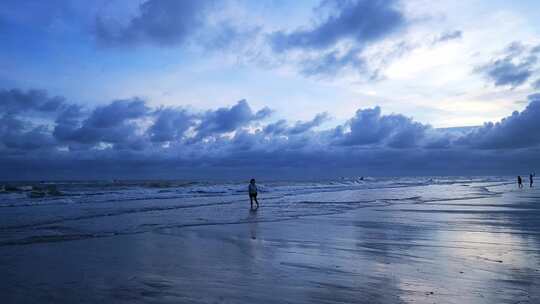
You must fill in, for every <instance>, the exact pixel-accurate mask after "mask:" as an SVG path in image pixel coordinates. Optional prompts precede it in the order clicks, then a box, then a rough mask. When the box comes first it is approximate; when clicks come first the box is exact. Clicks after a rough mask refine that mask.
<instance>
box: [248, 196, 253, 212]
mask: <svg viewBox="0 0 540 304" xmlns="http://www.w3.org/2000/svg"><path fill="white" fill-rule="evenodd" d="M249 203H250V204H251V207H250V208H251V209H253V195H251V194H250V195H249Z"/></svg>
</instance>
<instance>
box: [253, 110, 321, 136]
mask: <svg viewBox="0 0 540 304" xmlns="http://www.w3.org/2000/svg"><path fill="white" fill-rule="evenodd" d="M329 119H330V118H329V115H328V113H319V114H317V115H315V117H313V119H312V120H309V121H297V122H296V123H295V124H294V125H293V126H289V125H288V123H287V121H286V120H284V119H281V120H278V121H277V122H274V123H271V124H268V125H266V126H265V127H264V129H263V132H264V133H265V134H273V135H298V134H301V133H305V132H307V131H310V130H312V129H313V128H315V127H318V126H320V125H321V124H322V123H324V122H326V121H328V120H329Z"/></svg>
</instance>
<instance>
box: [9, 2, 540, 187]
mask: <svg viewBox="0 0 540 304" xmlns="http://www.w3.org/2000/svg"><path fill="white" fill-rule="evenodd" d="M538 20H540V3H538V2H537V1H514V2H512V3H510V2H508V1H480V0H478V1H461V2H459V3H457V4H456V3H455V1H436V2H433V1H425V0H410V1H406V0H402V1H398V0H395V1H393V0H392V1H379V0H374V1H366V0H323V1H278V0H274V1H270V0H268V1H240V0H206V1H170V0H145V1H142V0H141V1H104V0H103V1H92V2H85V1H9V0H8V1H4V2H3V5H2V6H1V7H0V40H1V41H2V48H0V90H2V91H1V92H0V93H1V94H0V97H1V98H3V99H0V115H2V116H1V117H2V120H1V121H2V124H3V125H0V131H2V132H3V133H2V135H3V142H2V144H1V145H0V162H6V163H10V164H12V165H11V167H10V168H12V169H11V171H7V172H6V171H4V172H3V173H2V174H3V176H2V178H5V179H6V178H7V179H9V178H10V177H13V178H17V176H16V175H20V176H19V177H20V178H32V177H34V176H33V175H32V173H31V171H32V167H31V166H30V167H29V165H24V164H29V163H31V162H29V160H32V161H35V162H39V160H40V157H45V158H47V157H48V158H50V159H57V158H58V157H59V156H60V155H62V158H64V159H67V160H69V161H66V162H65V163H61V162H58V164H55V163H56V162H51V167H50V168H47V167H46V166H45V167H44V168H41V169H40V170H39V174H38V175H40V176H43V177H48V174H49V173H50V175H51V177H60V178H61V177H65V178H69V177H71V176H73V177H83V178H84V177H85V176H84V175H81V174H80V173H74V172H80V170H79V171H77V170H78V169H77V168H79V167H78V166H80V163H77V165H75V163H76V162H78V161H80V160H82V159H84V160H85V161H88V162H96V163H105V162H107V161H112V160H115V159H117V158H122V159H130V160H131V161H134V162H141V163H144V164H147V163H151V164H152V165H148V168H147V169H146V170H142V171H141V172H142V173H141V172H139V173H140V175H141V176H143V177H144V176H145V174H146V175H157V177H160V176H162V175H163V176H166V177H181V176H195V175H197V174H199V175H204V174H217V175H220V174H221V175H223V174H224V173H223V172H224V171H227V170H231V168H233V169H235V170H236V169H237V170H238V171H240V172H242V167H243V165H244V164H242V162H239V163H236V161H237V159H240V158H242V157H247V158H250V159H251V158H254V157H255V158H257V157H258V156H257V155H262V156H263V157H267V158H268V157H270V158H274V160H276V159H275V157H274V156H272V155H274V154H272V153H277V154H280V155H288V158H286V159H281V160H280V161H279V162H278V163H277V164H276V163H272V162H270V161H269V162H268V163H266V160H264V161H259V162H255V163H256V164H257V166H259V167H261V170H262V171H263V172H269V167H271V168H272V169H273V170H277V169H276V168H281V170H277V171H276V172H277V173H275V174H274V175H279V174H284V173H283V172H291V171H294V168H296V167H297V166H304V165H305V164H308V166H309V167H310V169H312V170H313V173H312V174H313V175H314V176H315V175H319V174H320V172H319V171H322V172H326V173H327V172H328V170H325V169H324V168H327V167H328V166H330V167H332V168H335V170H334V171H335V175H339V174H355V173H357V172H360V171H361V173H360V174H361V175H367V174H373V173H377V174H381V171H384V170H386V172H388V175H391V174H455V173H456V172H452V170H449V169H448V168H445V167H444V166H440V165H439V163H437V162H434V164H431V162H430V161H431V160H433V159H434V157H435V155H445V156H444V157H442V156H441V157H442V158H441V159H440V161H442V162H443V163H444V162H448V161H450V160H454V159H455V158H456V157H457V155H463V156H464V157H465V155H466V157H467V158H470V159H468V160H467V162H470V163H474V166H471V165H470V164H469V163H466V164H465V163H461V164H462V165H463V168H464V169H470V170H469V171H470V173H475V174H483V173H486V174H494V173H498V172H500V173H508V172H509V168H508V167H507V166H502V165H500V164H498V163H500V160H499V159H497V157H495V155H500V154H501V151H504V153H506V155H505V156H504V157H509V158H510V159H511V158H512V157H511V155H517V154H519V155H521V157H526V158H530V159H531V160H530V162H531V164H530V167H534V165H535V164H536V160H535V159H536V158H535V156H534V155H535V154H534V153H536V149H537V144H538V143H539V142H537V141H536V138H535V137H534V136H532V135H530V134H529V133H531V132H533V133H534V132H538V131H540V130H539V128H540V126H539V125H537V124H535V123H534V122H532V121H534V117H535V116H534V115H536V114H535V113H536V107H537V106H536V104H535V102H536V100H538V99H539V98H538V97H537V95H534V94H535V93H536V92H537V91H538V90H540V81H539V80H540V64H539V63H538V62H537V61H538V60H537V56H538V54H540V47H539V46H540V33H539V31H540V24H539V23H540V21H538ZM51 100H53V101H54V100H57V101H58V100H61V102H60V103H59V104H58V105H57V106H56V107H48V106H45V105H49V106H50V105H51ZM16 104H18V105H20V106H15V105H16ZM15 108H16V110H15ZM44 109H45V110H44ZM130 110H133V111H135V112H134V113H133V115H131V116H130V115H124V114H125V113H122V111H130ZM69 111H71V112H69ZM105 111H115V112H114V113H116V114H115V115H116V116H115V119H117V121H116V122H115V123H110V122H108V119H111V116H110V115H109V114H106V113H105ZM514 111H518V113H517V114H512V113H513V112H514ZM68 112H69V113H71V114H70V115H74V114H73V113H75V112H76V115H74V117H73V118H70V119H68V120H69V122H68V123H66V119H64V120H62V117H66V116H69V115H68V114H67V113H68ZM122 115H124V116H125V117H121V116H122ZM515 115H518V116H515ZM531 117H533V118H531ZM538 118H540V117H538ZM160 119H161V120H160ZM158 121H161V123H160V124H158V123H157V122H158ZM15 125H17V126H18V127H16V128H14V126H15ZM464 126H483V127H478V128H464V129H453V131H451V132H450V131H448V129H440V128H449V127H464ZM158 127H159V128H161V129H159V132H161V133H159V134H158V135H156V134H154V133H152V132H154V131H156V130H158ZM59 130H63V131H65V132H64V133H62V132H60V131H59ZM152 130H154V131H152ZM270 130H274V131H270ZM276 130H277V131H276ZM455 130H458V131H455ZM516 130H519V131H516ZM156 132H157V131H156ZM514 132H517V133H514ZM522 133H523V134H525V135H522ZM501 134H502V135H501ZM113 135H114V136H113ZM503 135H507V137H504V136H503ZM516 135H518V136H523V137H524V138H526V139H527V140H526V141H525V142H526V143H527V144H524V143H523V142H521V141H520V140H517V139H516V138H515V136H516ZM531 136H532V137H531ZM158 138H160V139H159V140H158ZM505 141H506V142H505ZM435 150H436V151H435ZM321 153H323V154H324V155H322V154H321ZM490 153H492V154H493V159H491V158H490V157H487V156H486V154H489V155H491V154H490ZM315 155H318V156H320V157H326V162H325V163H324V164H318V161H316V160H315V158H314V156H315ZM351 157H353V158H355V157H357V158H359V159H360V160H359V161H358V162H357V163H355V164H354V165H353V164H350V163H347V161H346V160H347V159H350V158H351ZM388 158H392V159H393V160H396V163H394V161H389V160H388ZM332 159H334V161H332ZM14 160H16V161H14ZM149 160H152V161H149ZM160 160H163V161H161V162H160ZM287 160H289V162H288V161H287ZM404 160H409V162H410V163H414V162H411V160H414V161H415V162H418V164H419V165H417V166H413V167H411V168H408V166H404V167H403V170H402V169H400V168H401V167H402V166H403V164H400V163H399V161H404ZM155 162H157V163H158V164H156V163H155ZM168 162H172V163H174V164H176V166H178V168H183V169H182V170H181V172H182V173H178V172H179V171H174V172H169V171H167V170H166V168H167V166H165V169H163V170H158V169H157V168H158V167H160V166H163V164H165V163H168ZM490 162H494V163H496V164H494V163H490ZM332 163H335V164H334V165H332ZM383 164H387V165H383ZM422 164H424V165H422ZM497 164H498V165H497ZM245 165H246V166H253V165H249V164H247V163H246V164H245ZM21 166H22V167H24V168H23V169H24V170H20V169H21ZM34 166H35V164H34ZM119 166H120V168H118V169H117V170H118V171H115V170H112V171H110V172H100V171H96V172H93V173H92V174H91V176H93V177H100V176H106V177H109V176H115V175H120V176H124V175H127V176H132V172H130V170H128V169H127V167H129V166H128V165H127V164H126V165H125V166H126V168H124V167H122V166H121V165H119ZM201 166H202V167H201ZM336 166H337V167H336ZM201 168H204V170H203V169H201ZM360 168H361V169H362V170H360ZM458 168H459V166H458ZM524 169H525V168H523V170H524ZM143 171H144V172H143ZM21 172H23V173H21ZM47 172H49V173H47ZM62 172H64V173H62ZM158 172H159V173H158ZM194 172H198V173H197V174H195V173H194ZM160 174H161V175H160ZM239 174H240V175H242V174H243V173H239ZM79 175H81V176H79ZM382 175H384V174H382ZM242 176H243V175H242Z"/></svg>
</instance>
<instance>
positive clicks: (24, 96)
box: [0, 89, 65, 114]
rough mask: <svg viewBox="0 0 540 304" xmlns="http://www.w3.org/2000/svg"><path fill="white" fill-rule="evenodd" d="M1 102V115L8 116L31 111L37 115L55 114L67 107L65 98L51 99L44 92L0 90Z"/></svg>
mask: <svg viewBox="0 0 540 304" xmlns="http://www.w3.org/2000/svg"><path fill="white" fill-rule="evenodd" d="M0 101H1V102H0V113H7V114H18V113H21V112H30V111H31V112H34V113H37V114H47V113H54V112H56V111H57V110H59V109H61V108H62V107H63V106H64V105H65V100H64V98H62V97H59V96H55V97H49V96H48V95H47V93H46V92H45V91H43V90H29V91H26V92H24V91H21V90H19V89H12V90H0Z"/></svg>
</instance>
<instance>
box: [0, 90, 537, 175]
mask: <svg viewBox="0 0 540 304" xmlns="http://www.w3.org/2000/svg"><path fill="white" fill-rule="evenodd" d="M7 92H16V94H7V95H5V94H4V95H3V96H9V98H14V97H13V96H18V97H20V96H24V98H22V99H20V100H21V102H23V101H24V106H22V105H19V106H13V105H12V106H10V107H9V110H7V109H8V107H4V108H3V110H2V112H1V115H0V164H2V165H3V168H4V169H3V170H2V172H0V177H2V178H4V179H6V178H7V179H13V178H23V177H28V176H30V175H24V174H26V173H24V172H26V171H24V170H25V168H29V166H32V168H33V172H31V173H32V174H31V176H33V177H34V178H38V177H39V178H47V176H52V175H50V174H61V176H60V177H61V178H75V177H77V178H81V177H84V175H85V174H86V173H87V172H96V171H95V168H107V169H103V170H105V171H106V172H107V174H106V175H101V178H105V177H109V176H111V177H114V176H119V175H120V176H129V177H132V178H133V177H134V176H139V177H141V178H144V177H145V176H146V177H148V176H153V177H155V178H159V177H161V178H174V177H188V176H196V175H197V174H200V177H205V175H204V174H210V173H211V174H213V175H214V176H216V177H218V178H219V176H224V175H225V174H226V175H228V176H229V175H230V176H232V175H234V174H242V173H241V172H243V171H245V170H249V171H250V172H252V171H254V170H255V171H257V172H259V173H258V174H260V175H263V176H265V175H270V174H277V175H278V176H282V177H283V176H293V175H294V174H296V173H298V174H300V175H301V176H305V174H312V176H314V177H316V176H327V175H340V174H355V175H368V174H375V173H377V174H384V175H393V174H401V175H404V174H405V175H407V174H472V173H474V174H502V173H506V172H511V171H512V170H514V169H516V168H521V169H525V167H526V166H525V164H523V166H521V165H519V164H515V162H512V161H511V160H512V159H514V158H520V159H524V160H527V164H526V165H527V166H538V165H540V157H538V156H537V155H538V152H540V135H539V134H540V132H539V131H540V123H539V122H540V94H533V95H530V96H529V104H528V106H527V107H526V108H525V109H524V110H523V111H521V112H514V113H513V114H512V115H510V116H508V117H506V118H504V119H502V120H501V121H499V122H495V123H491V122H489V123H486V124H485V125H484V126H480V127H474V128H450V129H434V128H432V127H430V126H429V125H426V124H423V123H420V122H417V121H415V120H413V119H412V118H410V117H407V116H404V115H402V114H383V113H382V110H381V108H379V107H374V108H367V109H358V110H357V111H356V113H355V114H354V115H353V117H351V118H350V119H349V120H348V121H346V122H345V123H343V124H340V125H338V126H336V127H332V128H327V129H320V127H321V126H322V125H323V123H324V122H326V121H328V120H329V117H328V114H326V113H320V114H317V115H316V116H315V117H313V119H310V120H307V121H296V122H288V121H286V120H277V121H275V122H266V121H265V120H264V119H265V118H267V117H269V115H270V114H271V113H272V111H271V110H270V109H268V108H262V109H260V110H258V111H255V110H252V108H251V106H250V105H249V104H248V102H247V101H245V100H241V101H238V102H237V103H236V104H234V105H232V106H229V107H222V108H218V109H211V110H208V111H203V112H201V111H195V110H188V109H186V108H182V107H157V108H153V107H150V106H149V105H148V104H147V103H146V101H145V100H142V99H139V98H132V99H122V100H113V101H111V102H110V103H108V104H105V105H102V106H99V107H96V108H93V109H92V108H86V107H84V106H80V105H78V104H75V103H70V102H67V101H66V100H65V99H64V98H61V97H49V96H48V94H47V93H46V92H44V91H40V92H41V93H39V94H36V93H33V92H34V91H21V90H10V91H7ZM4 93H5V92H4ZM36 96H39V98H38V97H36ZM30 97H32V98H30ZM6 100H7V99H6ZM28 100H31V101H28ZM50 100H61V101H62V102H61V105H58V106H50V107H49V106H47V107H43V105H45V104H48V101H50ZM0 101H2V100H0ZM4 104H5V105H7V104H8V103H7V102H6V103H4ZM51 105H52V104H51ZM36 109H39V110H36ZM53 109H54V110H53ZM36 111H38V112H39V111H46V113H47V115H45V116H36V115H35V112H36ZM522 167H523V168H522ZM6 168H7V169H6ZM38 168H39V169H38ZM179 168H182V169H181V170H180V171H179ZM6 170H7V171H6ZM105 171H100V172H102V173H100V174H105V173H104V172H105ZM68 172H69V173H68ZM156 172H159V175H158V176H155V174H157V173H156ZM233 172H235V173H233ZM23 173H24V174H23ZM29 174H30V173H29ZM66 174H67V175H66ZM137 174H139V175H137ZM145 174H147V175H145ZM178 174H181V175H182V176H178ZM220 174H221V175H220ZM231 174H232V175H231ZM287 174H288V175H287ZM55 176H58V175H55ZM206 176H207V175H206ZM89 177H90V176H86V178H89ZM92 177H96V176H92Z"/></svg>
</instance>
